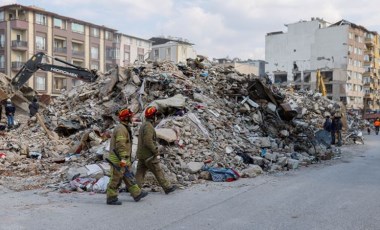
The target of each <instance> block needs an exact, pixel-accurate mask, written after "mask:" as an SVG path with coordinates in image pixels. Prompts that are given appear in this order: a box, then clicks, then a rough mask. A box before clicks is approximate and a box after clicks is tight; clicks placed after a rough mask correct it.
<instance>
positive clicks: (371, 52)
mask: <svg viewBox="0 0 380 230" xmlns="http://www.w3.org/2000/svg"><path fill="white" fill-rule="evenodd" d="M364 54H365V55H368V56H373V55H374V54H375V52H374V50H372V49H366V50H364Z"/></svg>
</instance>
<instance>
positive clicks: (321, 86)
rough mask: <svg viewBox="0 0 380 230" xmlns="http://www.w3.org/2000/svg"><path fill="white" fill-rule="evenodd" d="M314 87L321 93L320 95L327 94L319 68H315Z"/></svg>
mask: <svg viewBox="0 0 380 230" xmlns="http://www.w3.org/2000/svg"><path fill="white" fill-rule="evenodd" d="M316 83H317V85H316V89H317V90H318V92H320V93H321V94H322V96H326V95H327V90H326V85H325V82H324V81H323V76H322V74H321V70H317V80H316Z"/></svg>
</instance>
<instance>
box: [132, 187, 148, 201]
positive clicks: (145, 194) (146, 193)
mask: <svg viewBox="0 0 380 230" xmlns="http://www.w3.org/2000/svg"><path fill="white" fill-rule="evenodd" d="M147 195H148V192H145V191H144V190H141V193H140V195H138V196H136V197H133V199H134V200H135V201H136V202H138V201H139V200H141V199H142V198H144V197H146V196H147Z"/></svg>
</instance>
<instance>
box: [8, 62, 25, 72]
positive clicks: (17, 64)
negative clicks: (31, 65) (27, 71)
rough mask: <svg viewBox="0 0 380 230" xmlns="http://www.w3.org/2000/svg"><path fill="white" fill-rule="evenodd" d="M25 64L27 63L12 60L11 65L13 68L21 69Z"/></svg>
mask: <svg viewBox="0 0 380 230" xmlns="http://www.w3.org/2000/svg"><path fill="white" fill-rule="evenodd" d="M24 64H25V62H21V61H13V62H12V65H11V67H12V70H20V69H21V67H23V66H24Z"/></svg>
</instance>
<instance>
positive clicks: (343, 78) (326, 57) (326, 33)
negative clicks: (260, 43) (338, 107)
mask: <svg viewBox="0 0 380 230" xmlns="http://www.w3.org/2000/svg"><path fill="white" fill-rule="evenodd" d="M286 27H287V28H288V30H287V32H285V33H284V32H273V33H268V34H267V35H266V39H265V57H266V61H267V65H266V71H267V73H268V74H269V75H272V76H273V79H274V82H275V83H278V84H293V85H295V87H296V88H304V89H310V90H315V88H316V87H315V85H316V84H315V83H316V77H315V76H316V70H318V69H320V70H321V71H322V74H323V75H324V80H325V85H326V88H327V93H328V95H327V96H328V97H329V98H330V99H334V100H336V101H342V102H344V103H346V104H347V105H348V107H349V108H353V109H360V108H363V96H364V92H363V83H362V74H363V73H364V72H365V69H364V53H365V51H366V50H367V48H368V47H367V46H366V42H365V40H366V37H369V36H370V35H371V34H373V33H374V32H370V31H368V30H366V29H365V28H364V27H362V26H357V25H355V24H353V23H350V22H347V21H344V20H342V21H339V22H337V23H335V24H330V23H327V22H326V21H324V20H323V19H319V18H312V19H311V21H299V22H296V23H292V24H287V25H286Z"/></svg>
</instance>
